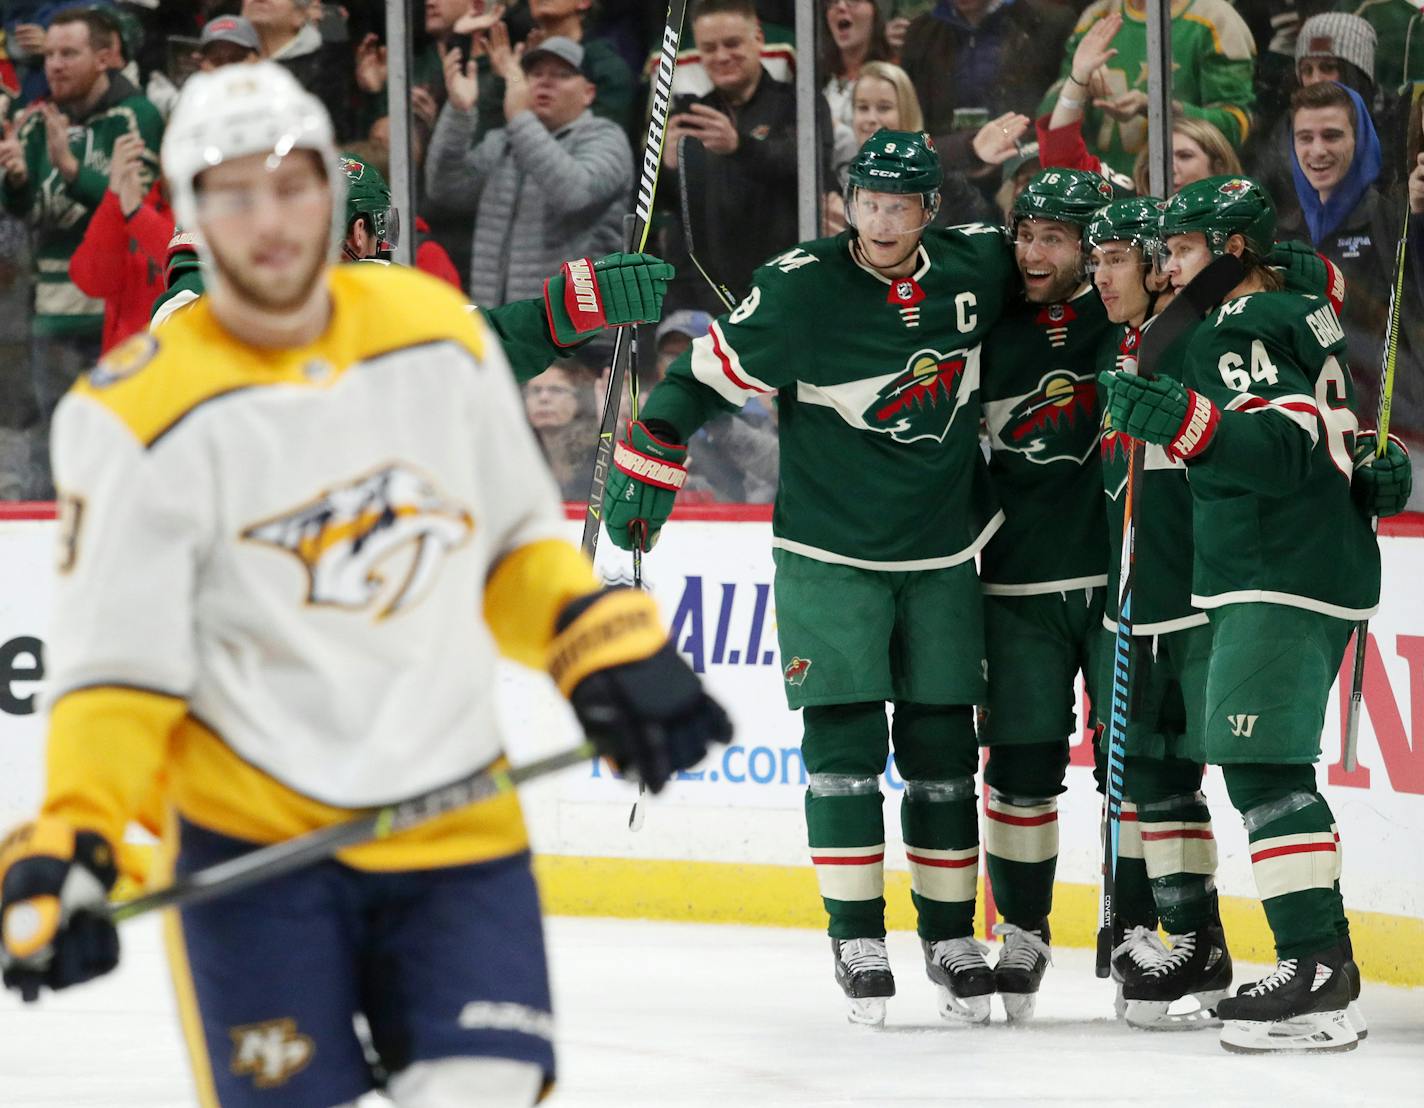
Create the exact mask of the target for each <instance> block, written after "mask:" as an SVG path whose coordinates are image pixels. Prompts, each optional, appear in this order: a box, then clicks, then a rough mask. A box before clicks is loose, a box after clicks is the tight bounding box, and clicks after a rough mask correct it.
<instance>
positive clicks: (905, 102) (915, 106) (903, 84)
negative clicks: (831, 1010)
mask: <svg viewBox="0 0 1424 1108" xmlns="http://www.w3.org/2000/svg"><path fill="white" fill-rule="evenodd" d="M867 77H878V78H879V79H880V80H882V81H885V82H887V83H888V84H889V85H890V87H891V88H893V89H894V90H895V100H896V101H897V102H898V105H899V110H900V126H898V127H897V128H895V129H896V130H897V131H923V130H924V129H925V115H924V112H922V111H921V110H920V98H919V97H918V96H917V95H916V94H915V85H914V82H912V81H911V80H910V75H909V74H908V73H906V72H905V71H904V70H903V69H901V68H900V67H899V66H898V65H895V64H893V63H892V62H866V63H865V64H864V65H863V66H861V67H860V76H859V77H857V78H856V79H855V84H854V85H853V86H851V90H850V97H851V103H855V90H856V89H857V88H859V87H860V82H861V81H863V80H865V79H866V78H867Z"/></svg>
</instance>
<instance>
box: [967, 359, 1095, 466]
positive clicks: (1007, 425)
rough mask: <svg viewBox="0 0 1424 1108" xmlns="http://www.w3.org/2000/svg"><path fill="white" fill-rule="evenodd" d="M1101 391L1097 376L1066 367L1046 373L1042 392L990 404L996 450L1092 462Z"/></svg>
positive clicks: (1041, 382) (986, 407) (1036, 459)
mask: <svg viewBox="0 0 1424 1108" xmlns="http://www.w3.org/2000/svg"><path fill="white" fill-rule="evenodd" d="M1097 404H1098V392H1097V382H1096V381H1094V379H1093V376H1092V375H1091V374H1085V375H1083V376H1081V377H1080V376H1078V375H1077V374H1075V373H1070V372H1069V371H1068V370H1066V369H1055V370H1050V371H1049V372H1048V373H1045V374H1044V375H1043V377H1042V378H1041V379H1040V380H1039V382H1038V388H1036V389H1034V390H1033V391H1032V392H1030V393H1028V394H1026V395H1024V396H1013V397H1009V398H1008V399H1006V400H996V401H991V402H989V403H986V404H985V405H984V415H985V418H986V420H987V422H988V424H989V433H990V434H991V435H992V436H993V437H994V444H995V447H996V448H999V449H1003V450H1012V451H1015V452H1016V453H1019V454H1022V455H1024V456H1025V457H1026V458H1028V460H1029V461H1031V462H1038V463H1041V464H1044V465H1046V464H1048V463H1049V462H1072V463H1074V464H1079V463H1082V462H1085V461H1087V460H1088V458H1089V457H1091V456H1092V453H1093V451H1094V450H1096V449H1097V446H1098V417H1097Z"/></svg>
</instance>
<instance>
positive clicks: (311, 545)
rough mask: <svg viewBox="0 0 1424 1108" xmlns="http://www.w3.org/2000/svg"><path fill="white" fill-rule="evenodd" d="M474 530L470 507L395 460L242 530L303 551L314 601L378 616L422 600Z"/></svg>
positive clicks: (309, 592)
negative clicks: (372, 610)
mask: <svg viewBox="0 0 1424 1108" xmlns="http://www.w3.org/2000/svg"><path fill="white" fill-rule="evenodd" d="M473 530H474V520H473V518H472V517H471V515H470V513H469V512H468V511H467V510H466V509H465V508H463V507H461V506H460V505H459V504H456V503H454V502H453V501H451V500H449V499H447V498H446V497H445V496H443V495H442V494H441V492H440V490H439V489H437V488H436V487H435V484H434V482H432V481H431V480H430V479H429V478H428V477H426V476H425V475H424V474H421V473H419V472H417V471H416V470H414V469H412V468H411V467H409V466H405V465H400V464H395V465H388V466H386V467H384V468H383V469H380V470H378V471H377V472H375V473H372V474H368V475H366V476H363V477H358V478H356V479H354V480H352V481H351V482H349V483H347V484H345V485H342V486H340V487H338V488H335V489H330V490H328V491H325V492H323V493H321V494H320V495H318V496H317V497H316V499H315V500H312V501H309V502H308V503H306V504H303V505H301V506H300V507H297V508H293V509H292V510H291V511H289V512H285V513H283V514H282V515H280V516H277V517H275V518H272V519H267V520H263V521H262V522H261V523H255V524H253V525H252V526H250V527H248V528H246V529H245V530H244V531H243V532H242V537H243V538H244V539H247V540H249V541H251V542H259V543H266V544H268V545H271V546H275V547H278V548H280V549H282V550H285V551H287V552H288V553H290V554H293V555H295V556H296V557H297V558H298V559H299V560H300V561H301V563H302V565H303V566H304V567H305V568H306V571H307V575H308V578H309V585H308V589H307V603H309V604H319V605H330V606H334V607H338V608H349V609H352V610H355V611H362V610H365V609H367V608H370V607H373V606H376V605H379V607H380V611H379V612H378V613H377V618H378V619H384V618H385V617H387V616H390V615H394V614H395V613H396V612H399V611H401V610H403V609H407V608H410V607H412V606H413V605H415V604H416V603H417V602H418V601H419V600H420V599H421V597H422V596H424V595H425V593H426V591H427V590H428V589H429V587H430V585H431V584H432V583H433V582H434V580H435V577H436V575H437V574H438V572H439V570H440V567H441V563H442V562H443V561H444V559H445V556H446V555H447V554H449V553H450V551H452V550H454V549H455V548H456V547H458V546H460V545H461V544H462V543H464V541H465V540H466V539H467V538H469V536H470V533H471V532H472V531H473Z"/></svg>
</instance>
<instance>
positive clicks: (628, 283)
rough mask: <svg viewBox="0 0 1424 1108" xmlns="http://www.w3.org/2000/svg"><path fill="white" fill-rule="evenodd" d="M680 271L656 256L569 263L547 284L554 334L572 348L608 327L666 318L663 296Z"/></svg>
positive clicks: (614, 256)
mask: <svg viewBox="0 0 1424 1108" xmlns="http://www.w3.org/2000/svg"><path fill="white" fill-rule="evenodd" d="M676 273H677V270H675V269H673V267H672V266H670V265H669V264H668V263H667V262H665V261H663V260H662V259H661V258H655V257H653V255H651V254H609V255H608V256H607V257H605V258H599V259H598V261H596V262H595V261H592V260H590V259H588V258H580V259H578V261H575V262H565V263H564V264H563V265H562V266H560V267H559V272H558V275H557V276H554V277H550V278H549V279H548V280H547V281H545V282H544V313H545V315H547V316H548V318H549V333H550V334H552V335H553V336H554V341H555V342H556V343H558V344H559V345H560V346H573V345H575V344H576V343H578V342H581V341H582V340H584V339H586V338H588V337H589V336H590V335H591V334H593V333H594V332H595V331H600V330H602V329H603V328H605V327H622V326H624V325H625V324H628V323H649V322H651V321H652V320H655V319H657V318H658V316H660V315H662V311H663V297H664V296H665V295H666V294H667V286H668V282H669V281H671V280H672V279H673V277H674V275H675V274H676Z"/></svg>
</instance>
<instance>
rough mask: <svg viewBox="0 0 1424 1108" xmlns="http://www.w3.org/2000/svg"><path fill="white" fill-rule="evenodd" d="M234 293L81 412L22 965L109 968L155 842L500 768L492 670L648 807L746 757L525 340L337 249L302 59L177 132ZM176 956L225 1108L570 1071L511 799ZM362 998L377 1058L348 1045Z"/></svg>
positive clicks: (9, 944) (59, 429) (200, 106)
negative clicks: (550, 714)
mask: <svg viewBox="0 0 1424 1108" xmlns="http://www.w3.org/2000/svg"><path fill="white" fill-rule="evenodd" d="M163 164H164V171H165V173H166V174H167V176H168V178H169V182H170V185H171V187H172V190H173V195H174V199H175V207H176V209H177V214H178V216H179V218H180V220H181V221H182V222H183V224H184V225H185V226H187V227H190V228H193V229H194V230H195V232H196V233H197V235H198V238H199V244H200V250H201V253H202V257H203V264H204V266H205V267H206V270H207V272H206V278H207V287H208V290H209V294H208V295H207V296H205V297H203V298H202V300H201V301H200V302H198V303H196V304H195V305H194V306H193V307H191V308H189V309H188V310H186V311H185V312H183V313H181V315H179V316H177V317H175V318H174V319H173V320H171V321H170V322H169V323H168V324H167V325H166V326H165V328H164V329H163V330H162V331H160V332H159V333H157V334H149V335H141V336H137V337H135V338H134V339H133V340H132V341H131V342H129V343H128V344H125V345H123V346H121V347H119V348H118V349H117V350H115V351H114V352H113V353H112V354H111V355H110V356H109V357H107V358H106V359H105V360H104V361H103V362H101V363H100V365H99V366H98V367H97V368H96V369H95V370H94V372H93V373H91V374H90V375H88V377H87V378H85V379H83V380H82V381H81V382H80V383H79V384H78V385H76V387H75V388H74V390H73V391H72V392H71V393H70V394H69V396H68V397H66V398H65V400H64V401H63V403H62V404H61V406H60V408H59V409H58V412H57V414H56V416H55V423H54V460H55V476H56V483H57V485H58V487H59V490H60V496H61V505H62V507H61V519H62V523H61V528H60V530H61V539H62V541H61V549H60V566H59V570H60V574H59V579H58V583H57V586H56V598H55V613H54V623H53V628H52V633H51V639H50V659H49V660H50V669H51V676H52V685H51V688H52V700H51V708H50V719H49V737H48V744H49V746H48V775H47V782H46V789H45V797H44V801H43V806H42V808H41V811H40V813H39V815H38V816H37V818H36V819H35V820H34V821H33V822H31V823H28V824H26V825H24V826H22V827H20V828H18V829H17V830H16V831H15V832H13V833H12V834H11V835H10V836H9V837H8V839H6V841H5V843H4V844H3V846H0V937H3V953H2V954H0V963H3V969H4V983H5V985H6V986H7V987H10V988H14V989H17V990H19V991H20V992H21V993H22V994H23V995H24V996H25V997H26V998H27V999H33V998H35V997H37V996H38V995H39V993H40V992H41V990H42V989H43V988H45V987H48V988H51V989H60V988H64V987H66V986H70V985H74V984H78V983H80V982H82V981H85V980H88V979H89V978H92V977H95V976H97V975H99V974H102V973H105V972H107V971H108V970H110V969H112V968H113V967H114V965H115V964H116V962H117V959H118V954H119V945H118V936H117V934H116V932H115V929H114V927H113V924H112V923H111V922H110V921H109V920H108V918H107V916H105V915H104V914H103V913H102V912H101V911H99V910H98V908H99V906H100V905H101V904H102V901H103V898H104V896H105V895H106V892H107V890H108V889H109V888H110V887H111V886H112V885H113V882H114V880H115V871H116V866H115V850H116V848H117V847H118V845H119V844H120V842H121V840H122V837H123V834H124V828H125V825H126V824H127V823H128V822H129V821H130V820H131V819H132V818H133V817H134V816H135V815H136V814H138V813H139V812H140V811H141V810H142V809H144V808H145V807H146V805H148V804H149V803H150V801H151V798H152V797H154V796H155V795H159V796H161V797H162V798H163V801H164V803H165V806H166V811H167V817H166V828H165V836H164V845H163V855H164V857H165V858H166V860H167V863H168V869H169V870H170V871H173V872H176V873H177V874H180V875H182V874H186V873H191V872H193V871H194V870H197V869H201V868H205V867H207V866H210V865H213V864H215V863H217V862H221V861H223V860H225V859H228V858H232V857H235V856H237V855H240V854H242V853H245V852H246V851H248V850H250V849H252V847H253V846H254V845H259V844H265V843H272V842H277V841H281V840H285V839H288V838H291V837H293V836H295V835H299V834H301V833H304V832H307V831H310V830H313V829H315V828H318V827H322V826H324V825H327V824H330V823H333V822H337V821H340V820H343V819H347V818H349V817H350V816H351V815H352V813H353V810H357V809H365V808H368V807H370V806H376V805H381V804H385V803H388V802H390V801H393V800H396V799H399V798H401V797H404V796H409V795H414V794H418V793H422V792H425V791H427V790H430V789H432V788H434V787H436V786H439V785H440V784H442V783H444V782H448V781H452V780H457V779H460V778H463V777H466V776H468V775H470V774H472V773H474V772H476V771H478V770H479V769H480V768H481V767H482V766H486V765H491V764H494V763H497V762H498V761H499V759H500V758H501V756H502V755H501V749H500V742H499V739H498V735H497V723H496V714H495V704H494V697H495V676H494V666H495V657H496V651H499V652H502V653H504V654H506V655H508V656H511V657H513V658H515V659H516V660H520V661H523V662H525V663H526V664H529V665H532V666H535V667H539V668H545V669H548V670H549V671H550V673H551V676H553V677H554V679H555V682H556V684H557V685H558V687H559V688H560V689H561V691H563V692H564V693H565V695H567V696H568V697H569V699H570V700H571V702H572V705H573V708H574V711H575V713H576V714H577V715H578V716H579V718H580V720H581V722H582V723H583V724H584V726H585V729H586V730H587V731H588V732H589V734H590V736H591V737H592V738H594V740H595V741H596V742H597V743H598V745H599V748H600V750H601V751H602V753H603V754H604V755H605V756H606V757H608V758H609V759H610V760H611V761H613V762H614V763H615V764H617V765H618V766H620V767H622V768H623V769H625V770H627V771H628V772H630V773H631V774H633V775H635V776H637V777H640V778H641V779H643V780H644V781H645V782H646V783H647V784H648V786H649V787H650V788H652V789H653V790H654V791H656V790H657V789H659V788H660V787H661V786H662V785H663V784H664V783H665V781H666V780H667V778H668V776H669V775H670V774H671V773H672V772H674V771H675V770H677V769H678V768H681V767H686V766H689V765H692V764H694V763H696V762H697V761H698V760H699V759H700V758H701V757H702V755H703V754H704V753H705V750H706V748H707V746H708V744H709V743H710V742H714V741H726V740H727V739H728V738H729V737H730V726H729V724H728V721H727V718H726V716H725V714H724V713H723V712H722V710H721V709H720V708H719V707H718V706H717V704H716V703H715V702H714V701H712V700H711V699H710V698H709V697H708V696H707V695H706V694H705V693H704V692H703V690H702V688H701V686H700V684H699V683H698V681H697V679H696V678H695V677H694V676H693V674H692V673H691V671H690V670H689V669H688V668H687V666H686V665H685V664H684V663H683V662H682V661H681V659H679V658H678V656H677V654H676V653H675V651H674V650H673V648H672V646H671V645H670V644H669V643H668V641H667V637H666V634H665V632H664V631H663V629H662V625H661V623H660V621H659V619H658V617H657V613H656V610H655V609H654V607H653V604H652V601H651V600H650V599H649V598H648V597H647V596H646V595H644V594H643V593H641V592H637V591H634V590H628V589H612V590H600V589H599V588H598V585H597V582H596V581H595V579H594V576H593V573H592V570H591V567H590V566H589V565H588V563H587V561H586V560H585V559H584V558H583V557H582V555H580V554H579V553H578V551H577V550H575V549H574V548H573V547H572V546H571V545H569V544H568V543H567V542H565V541H563V540H562V538H561V537H560V535H561V532H562V530H563V526H562V512H561V509H560V506H559V503H558V498H557V493H556V490H555V488H554V485H553V482H552V480H551V478H550V477H549V475H548V473H547V471H546V469H545V467H544V464H543V462H542V460H541V459H540V456H539V452H538V449H537V447H536V446H535V443H534V440H533V438H532V435H531V434H530V433H529V432H528V430H527V428H526V425H525V422H524V419H523V415H522V410H521V405H520V402H519V396H518V393H517V391H516V388H515V385H514V382H513V380H512V378H511V376H510V374H509V370H508V367H507V365H506V364H505V359H504V356H503V354H502V353H501V351H500V348H499V345H498V343H497V342H496V341H495V340H494V339H493V338H492V336H491V335H490V334H489V332H488V330H487V329H486V328H485V327H484V325H483V324H482V323H481V322H480V320H479V319H478V317H476V316H475V315H473V314H472V313H470V312H469V311H468V310H467V309H466V306H465V304H464V303H463V301H462V300H461V299H460V297H459V296H458V294H457V293H456V292H455V291H454V290H451V289H449V288H448V287H446V286H444V285H442V284H441V283H439V282H438V281H436V280H434V279H432V278H429V277H426V276H425V275H423V274H420V273H418V272H415V271H412V270H407V269H400V268H397V267H386V266H365V265H358V266H352V265H348V266H331V265H329V264H328V263H329V262H330V260H331V259H332V257H333V255H334V248H335V245H336V243H337V242H338V241H339V239H340V237H341V233H342V231H343V230H344V226H343V214H344V212H343V204H342V186H343V179H342V174H341V172H340V170H339V168H338V165H337V161H336V151H335V149H334V146H333V143H332V135H331V124H330V121H329V119H328V118H327V116H326V114H325V112H324V110H323V109H322V107H321V106H320V104H319V102H318V101H316V100H315V99H314V98H313V97H312V96H311V95H310V94H308V93H306V92H305V91H303V90H302V89H301V88H300V87H299V86H298V85H297V84H296V82H295V81H294V80H293V79H292V78H291V76H290V75H288V74H287V73H286V71H284V70H283V69H281V68H280V67H278V66H276V65H269V64H265V63H262V64H258V65H254V66H234V67H229V68H226V69H222V70H219V71H218V72H216V73H214V74H211V75H199V76H195V77H193V78H192V79H191V80H190V82H189V83H188V85H187V86H186V87H185V89H184V92H183V96H182V99H181V100H180V102H179V104H178V106H177V108H176V110H175V112H174V115H173V118H172V121H171V123H170V125H169V128H168V133H167V137H166V140H165V143H164V147H163ZM166 927H167V938H168V947H169V954H170V961H171V968H172V971H173V977H174V982H175V985H176V989H177V995H178V1004H179V1010H180V1014H181V1016H182V1022H183V1026H184V1029H185V1035H186V1037H187V1039H188V1047H189V1053H190V1056H191V1060H192V1065H193V1072H194V1077H195V1084H196V1090H197V1100H198V1101H199V1102H200V1103H202V1104H205V1105H210V1104H222V1105H228V1106H231V1105H262V1106H278V1108H287V1106H292V1108H296V1106H301V1108H309V1106H314V1105H333V1104H346V1103H351V1102H354V1101H355V1100H357V1099H358V1098H359V1097H361V1096H362V1095H363V1094H364V1093H366V1092H367V1091H368V1090H369V1089H370V1088H371V1087H372V1085H373V1076H372V1072H371V1067H370V1064H369V1063H368V1061H367V1055H366V1051H367V1050H374V1052H375V1054H376V1055H377V1056H378V1057H379V1059H380V1064H381V1068H382V1069H383V1070H384V1071H385V1072H386V1073H388V1074H389V1075H390V1079H389V1085H388V1091H389V1092H390V1094H391V1096H392V1097H393V1099H394V1100H395V1101H396V1103H397V1104H402V1105H414V1104H419V1105H436V1104H440V1105H451V1104H481V1105H501V1106H504V1105H528V1104H532V1103H534V1101H535V1100H536V1099H537V1098H538V1097H540V1096H541V1095H542V1093H543V1091H544V1090H546V1089H547V1088H548V1087H549V1085H550V1083H551V1082H552V1080H553V1050H552V1044H551V1024H552V1017H551V1015H550V1002H549V989H548V981H547V974H546V970H545V964H544V952H543V944H542V938H541V928H540V918H539V908H538V898H537V895H536V892H535V888H534V881H533V876H532V872H531V869H530V864H529V852H528V838H527V834H526V832H525V829H524V826H523V822H522V818H521V815H520V811H519V806H518V801H517V799H516V798H514V797H513V796H512V795H511V794H505V795H503V796H501V797H499V798H497V799H494V800H491V801H488V802H485V803H481V804H478V805H474V806H471V807H468V808H465V809H461V810H458V811H455V812H452V813H449V814H447V815H445V816H442V817H440V818H437V819H434V820H432V821H430V822H428V823H426V824H423V825H421V826H419V827H416V828H413V829H411V830H409V831H406V832H402V833H400V834H397V835H394V836H391V837H389V838H385V839H381V840H379V841H375V842H371V843H367V844H363V845H358V846H354V847H351V848H348V849H346V850H343V851H342V852H341V853H340V854H338V855H337V856H336V857H335V858H333V859H331V860H329V861H327V862H323V863H318V864H316V865H313V866H310V867H309V868H307V869H304V870H301V871H298V872H296V873H294V874H290V875H288V876H285V877H281V878H276V879H274V880H272V881H270V882H268V883H266V884H264V885H259V886H256V887H254V888H253V889H251V890H249V891H246V892H240V893H234V894H232V895H229V896H227V897H225V898H222V899H219V900H216V901H214V902H212V903H209V904H205V905H200V906H196V907H188V908H185V909H183V910H181V911H180V912H170V913H169V914H168V918H167V920H166ZM353 1013H361V1014H363V1015H364V1017H365V1022H366V1024H367V1025H368V1026H369V1030H370V1035H369V1042H366V1043H363V1042H362V1041H360V1040H359V1039H358V1038H357V1036H356V1034H355V1033H354V1031H353V1026H352V1023H353V1021H352V1017H353Z"/></svg>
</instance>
